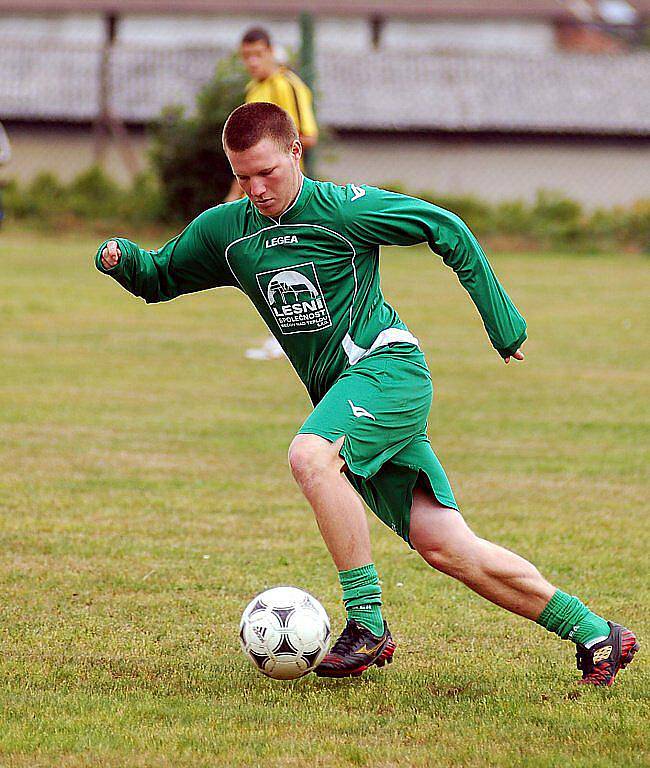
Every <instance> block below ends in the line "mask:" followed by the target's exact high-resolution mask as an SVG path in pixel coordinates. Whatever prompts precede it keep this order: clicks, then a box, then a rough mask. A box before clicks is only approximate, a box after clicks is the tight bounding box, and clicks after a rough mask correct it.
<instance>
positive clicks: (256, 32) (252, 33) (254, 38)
mask: <svg viewBox="0 0 650 768" xmlns="http://www.w3.org/2000/svg"><path fill="white" fill-rule="evenodd" d="M260 40H261V41H262V42H263V43H266V45H268V46H269V48H270V47H271V37H270V35H269V33H268V32H267V31H266V30H265V29H262V27H251V28H250V29H249V30H247V31H246V33H245V34H244V36H243V37H242V39H241V41H242V43H257V42H259V41H260Z"/></svg>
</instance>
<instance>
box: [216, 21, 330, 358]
mask: <svg viewBox="0 0 650 768" xmlns="http://www.w3.org/2000/svg"><path fill="white" fill-rule="evenodd" d="M239 55H240V56H241V58H242V61H243V62H244V66H245V67H246V69H247V70H248V74H249V75H250V76H251V78H252V79H251V81H250V82H249V83H248V85H247V86H246V96H245V101H246V103H247V104H250V103H251V102H253V101H266V102H270V103H271V104H276V105H277V106H278V107H282V109H284V110H285V111H286V112H288V113H289V114H290V115H291V117H292V118H293V121H294V123H295V124H296V128H297V129H298V136H299V138H300V143H301V144H302V146H303V150H307V151H309V150H310V149H311V148H312V147H314V146H315V145H316V142H317V141H318V126H317V125H316V118H315V117H314V108H313V105H312V102H313V99H312V94H311V91H310V90H309V88H308V87H307V86H306V85H305V84H304V83H303V81H302V80H301V79H300V78H299V77H298V75H297V74H296V73H295V72H292V71H291V70H290V69H289V68H288V67H285V66H283V65H282V64H280V63H279V62H278V60H277V57H276V53H275V51H274V49H273V45H272V44H271V38H270V36H269V33H268V32H267V31H266V30H265V29H262V28H261V27H254V28H252V29H249V30H248V32H246V34H245V35H244V36H243V37H242V41H241V46H240V48H239ZM301 168H302V170H303V171H304V170H305V168H304V165H303V163H302V160H301ZM242 195H243V192H242V190H241V187H240V186H239V183H238V181H237V179H234V180H233V183H232V186H231V187H230V191H229V192H228V195H227V196H226V197H225V199H224V202H230V201H231V200H237V199H239V198H240V197H242ZM246 357H248V358H250V359H252V360H275V359H277V358H281V357H284V352H283V351H282V347H281V346H280V345H279V344H278V342H277V341H276V339H275V338H274V337H273V336H269V337H268V338H267V339H266V341H264V343H263V344H262V345H261V346H259V347H252V348H251V349H247V350H246Z"/></svg>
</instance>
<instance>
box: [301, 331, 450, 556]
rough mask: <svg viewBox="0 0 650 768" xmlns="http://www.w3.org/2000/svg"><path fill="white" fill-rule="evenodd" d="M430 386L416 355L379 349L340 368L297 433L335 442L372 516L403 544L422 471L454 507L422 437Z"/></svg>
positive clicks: (410, 349) (408, 349)
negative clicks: (348, 366)
mask: <svg viewBox="0 0 650 768" xmlns="http://www.w3.org/2000/svg"><path fill="white" fill-rule="evenodd" d="M432 395H433V387H432V385H431V377H430V375H429V370H428V368H427V364H426V362H425V359H424V355H423V354H422V352H421V351H420V350H419V349H418V348H417V347H415V346H413V345H411V344H394V345H391V346H387V347H381V348H380V349H378V350H377V351H376V352H373V353H372V354H371V355H368V357H365V358H364V359H363V360H360V361H359V362H358V363H356V364H355V365H353V366H352V367H351V368H349V369H348V370H347V371H345V372H344V373H343V374H342V375H341V376H340V377H339V379H337V381H336V383H335V384H334V385H333V386H332V387H331V389H329V390H328V392H327V393H326V395H325V397H324V398H323V399H322V400H321V401H320V402H319V403H318V405H317V406H316V407H315V408H314V410H313V411H312V413H311V415H310V416H309V417H308V418H307V420H306V421H305V423H304V424H303V425H302V427H301V428H300V430H299V434H312V435H319V436H320V437H324V438H325V439H326V440H330V441H331V442H334V441H335V440H338V439H339V438H340V437H341V436H345V441H344V443H343V447H342V448H341V456H342V457H343V459H344V460H345V463H346V465H347V476H348V479H349V480H350V482H351V483H352V485H353V486H354V488H355V489H356V490H357V491H358V492H359V494H360V495H361V497H362V498H363V500H364V501H365V502H366V504H367V505H368V506H369V507H370V509H372V511H373V512H374V513H375V514H376V515H377V517H378V518H379V519H380V520H381V521H382V522H384V523H386V525H388V526H389V527H390V528H392V529H393V530H394V531H395V532H396V533H398V534H399V535H400V536H401V537H402V538H403V539H404V540H405V541H406V542H407V543H409V544H410V542H409V526H410V517H411V506H412V503H413V489H414V488H415V484H416V483H417V481H418V478H420V476H422V479H423V480H424V481H425V482H426V481H428V482H426V484H427V485H428V486H430V488H431V490H432V492H433V494H434V495H435V497H436V499H437V500H438V502H439V503H440V504H442V505H443V506H445V507H450V508H451V509H458V505H457V504H456V500H455V498H454V494H453V492H452V490H451V486H450V485H449V480H448V479H447V475H446V474H445V471H444V469H443V468H442V465H441V464H440V462H439V461H438V458H437V456H436V455H435V453H434V452H433V450H432V448H431V444H430V443H429V439H428V437H427V417H428V415H429V409H430V407H431V399H432Z"/></svg>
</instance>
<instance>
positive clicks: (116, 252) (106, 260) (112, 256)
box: [101, 240, 122, 269]
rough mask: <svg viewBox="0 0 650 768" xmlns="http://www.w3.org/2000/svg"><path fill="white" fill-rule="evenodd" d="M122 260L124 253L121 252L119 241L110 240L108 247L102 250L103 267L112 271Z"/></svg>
mask: <svg viewBox="0 0 650 768" xmlns="http://www.w3.org/2000/svg"><path fill="white" fill-rule="evenodd" d="M121 258H122V251H120V246H119V245H118V244H117V241H115V240H109V241H108V242H107V243H106V246H105V247H104V248H102V255H101V260H102V267H104V269H112V268H113V267H114V266H116V265H117V264H118V263H119V261H120V259H121Z"/></svg>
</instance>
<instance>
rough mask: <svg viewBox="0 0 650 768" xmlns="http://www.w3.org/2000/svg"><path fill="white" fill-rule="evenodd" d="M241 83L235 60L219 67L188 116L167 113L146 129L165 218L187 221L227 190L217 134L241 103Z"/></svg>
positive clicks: (229, 176) (172, 111) (229, 178)
mask: <svg viewBox="0 0 650 768" xmlns="http://www.w3.org/2000/svg"><path fill="white" fill-rule="evenodd" d="M245 83H246V75H245V73H244V70H243V69H242V67H241V65H240V64H239V62H238V61H237V59H236V58H234V57H233V58H232V59H228V60H225V61H221V62H219V64H218V65H217V69H216V72H215V76H214V78H213V79H212V80H211V81H210V82H209V83H208V84H207V85H206V86H205V87H204V88H203V90H202V91H201V92H200V93H199V95H198V97H197V106H196V113H195V114H194V115H192V116H189V117H187V116H186V115H185V112H184V110H183V109H182V108H181V107H172V108H169V109H167V110H166V111H165V112H164V114H163V116H162V118H161V120H160V121H159V122H158V123H157V124H156V125H155V126H154V128H153V129H152V133H153V147H152V150H151V159H152V162H153V166H154V168H155V169H156V171H157V173H158V176H159V178H160V184H161V191H162V200H163V206H164V211H163V214H164V216H165V218H167V219H170V220H182V221H188V220H189V219H192V218H194V216H196V215H197V214H198V213H200V212H201V211H204V210H205V209H206V208H210V207H211V206H213V205H216V204H217V203H219V202H221V200H223V198H224V197H225V195H226V194H227V192H228V190H229V189H230V185H231V184H232V178H233V177H232V172H231V170H230V164H229V163H228V159H227V158H226V155H225V153H224V151H223V149H222V147H221V132H222V130H223V126H224V123H225V122H226V119H227V117H228V115H229V114H230V113H231V112H232V110H233V109H235V107H237V106H239V105H240V104H241V103H242V102H243V100H244V87H245Z"/></svg>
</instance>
